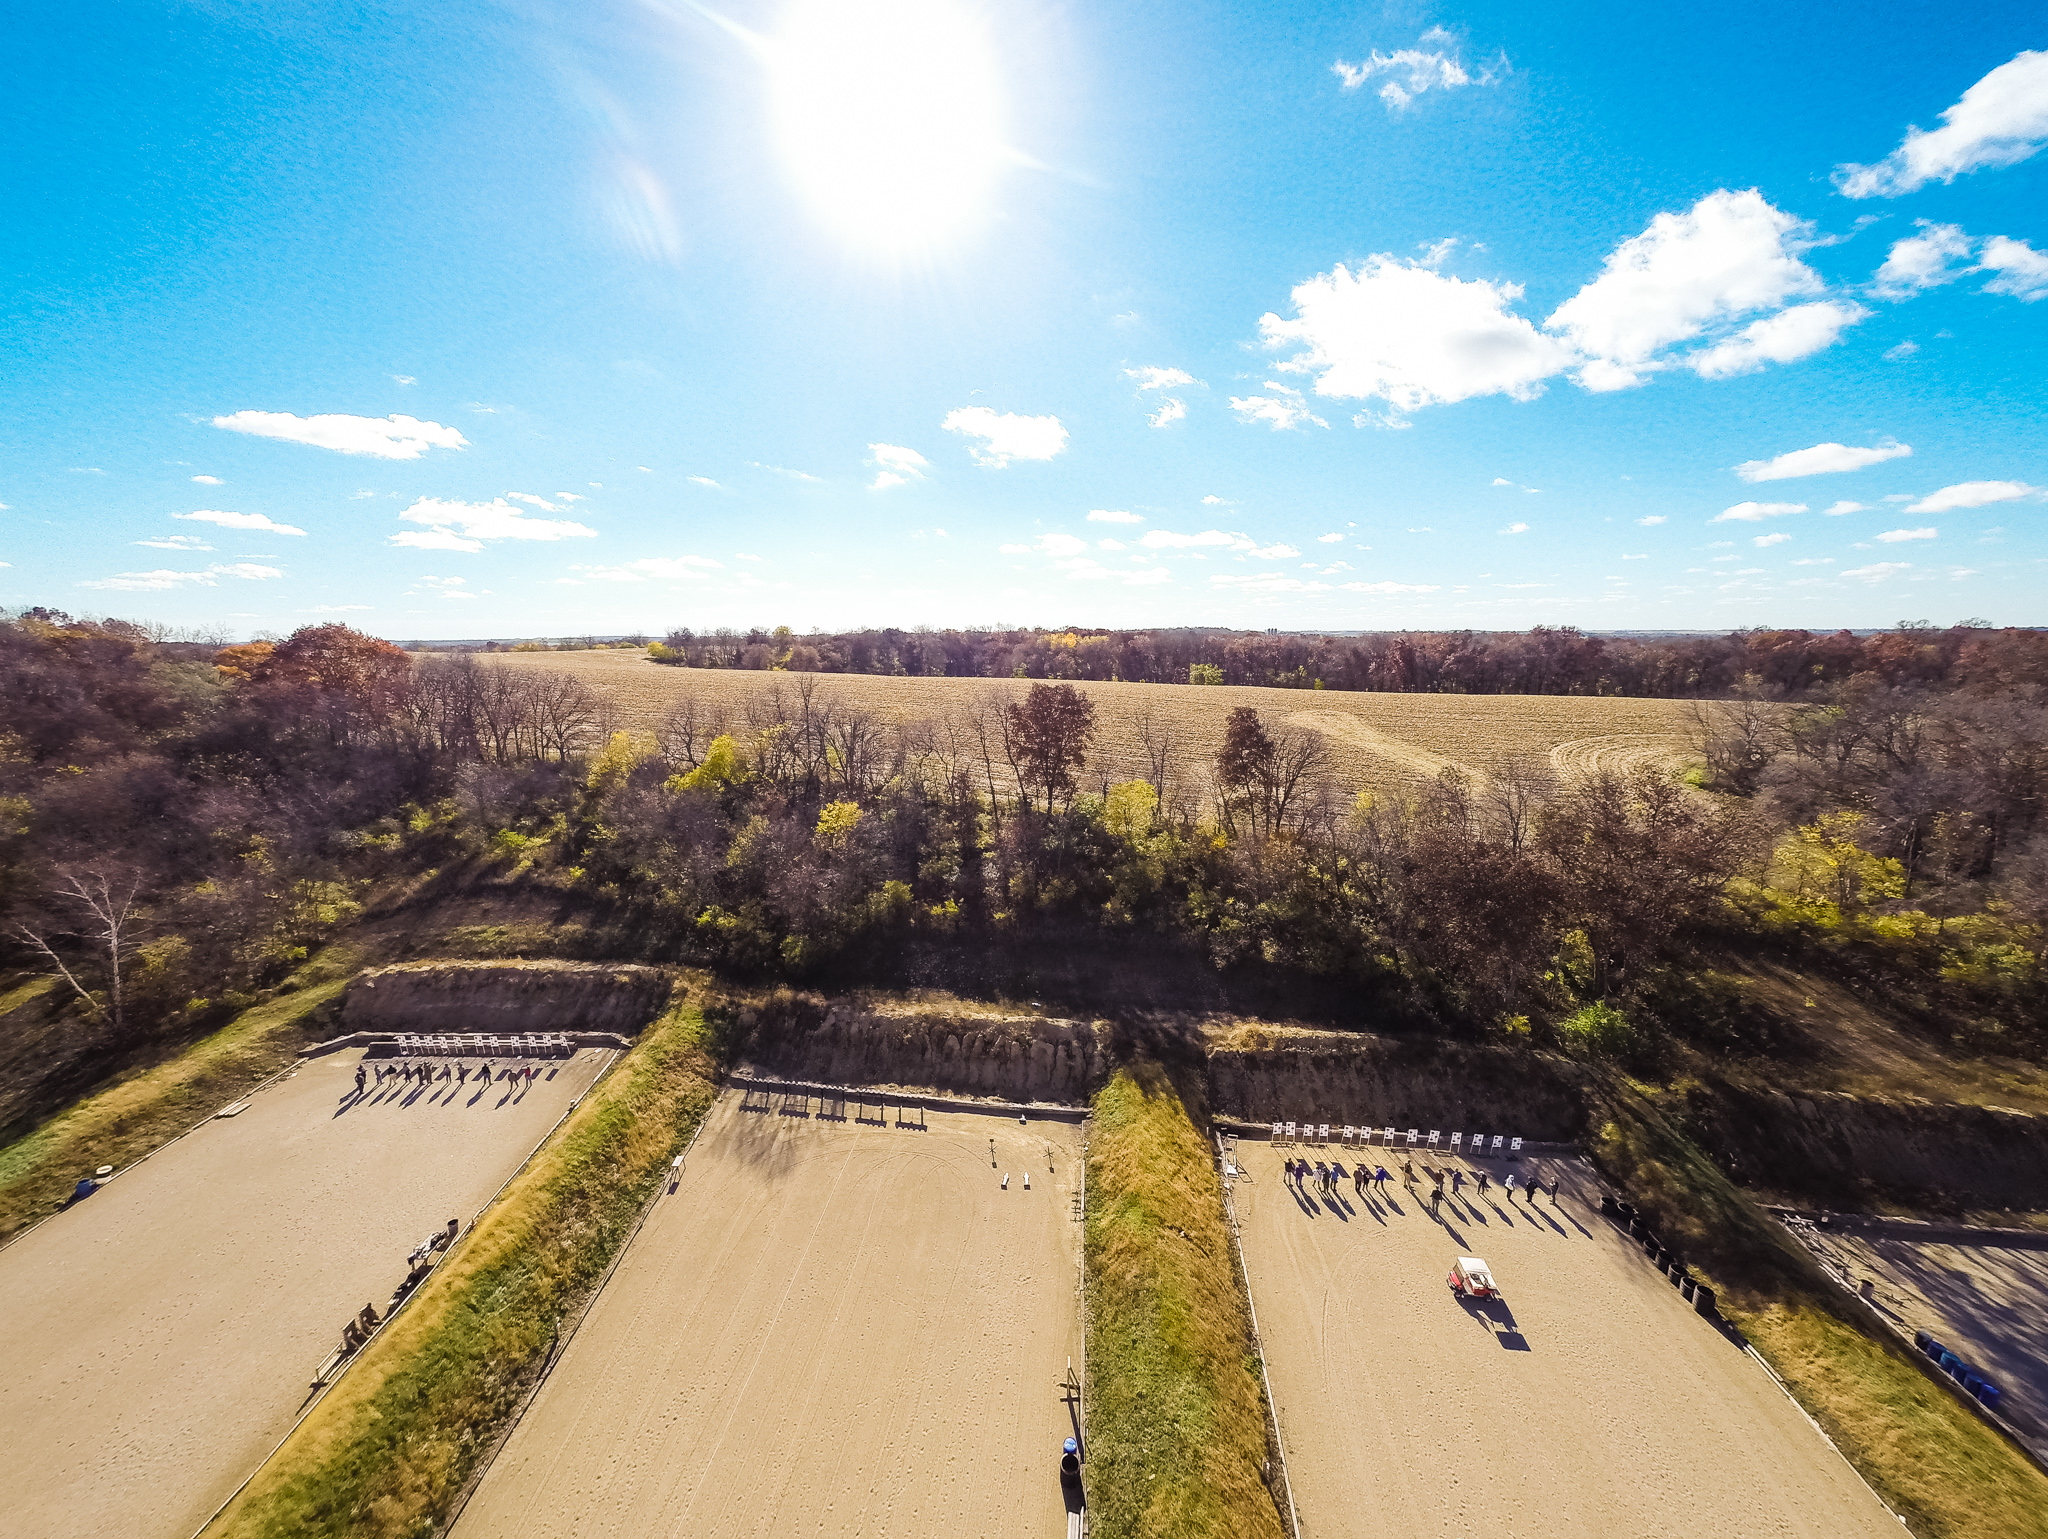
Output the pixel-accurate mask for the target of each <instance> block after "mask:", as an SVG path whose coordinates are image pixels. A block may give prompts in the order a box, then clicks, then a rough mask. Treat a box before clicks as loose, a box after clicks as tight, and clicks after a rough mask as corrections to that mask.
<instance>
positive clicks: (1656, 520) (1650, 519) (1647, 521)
mask: <svg viewBox="0 0 2048 1539" xmlns="http://www.w3.org/2000/svg"><path fill="white" fill-rule="evenodd" d="M1636 522H1637V523H1638V524H1640V525H1642V527H1643V528H1645V529H1654V528H1656V527H1657V526H1658V525H1659V524H1661V523H1663V522H1665V515H1664V514H1662V513H1651V514H1649V515H1647V516H1646V517H1643V518H1639V519H1637V520H1636Z"/></svg>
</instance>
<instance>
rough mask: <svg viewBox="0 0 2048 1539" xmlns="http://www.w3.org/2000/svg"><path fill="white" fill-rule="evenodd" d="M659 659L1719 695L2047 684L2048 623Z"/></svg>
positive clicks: (719, 647)
mask: <svg viewBox="0 0 2048 1539" xmlns="http://www.w3.org/2000/svg"><path fill="white" fill-rule="evenodd" d="M655 656H656V658H657V660H659V661H663V662H669V663H673V664H676V665H677V666H682V667H690V668H785V669H788V670H789V671H790V672H793V673H880V674H908V675H912V676H923V677H948V678H982V679H996V678H1019V679H1048V680H1059V679H1099V680H1109V679H1125V680H1132V681H1135V682H1140V683H1148V684H1187V683H1196V684H1257V685H1270V686H1275V687H1279V688H1296V689H1353V690H1387V691H1393V692H1398V693H1432V694H1434V693H1445V694H1471V695H1637V696H1645V697H1654V698H1661V699H1677V698H1686V697H1692V696H1716V695H1722V694H1726V693H1728V692H1729V691H1731V690H1734V689H1736V688H1738V687H1741V686H1742V685H1743V684H1744V682H1745V680H1747V681H1750V683H1751V686H1752V687H1754V688H1757V689H1761V690H1763V691H1766V692H1769V693H1771V694H1773V695H1776V696H1780V697H1803V696H1806V695H1810V694H1813V693H1815V692H1817V691H1821V690H1825V689H1827V688H1829V687H1830V686H1832V685H1836V684H1841V683H1846V682H1847V681H1848V680H1849V679H1852V678H1856V677H1858V676H1865V677H1870V678H1875V679H1879V680H1882V681H1883V682H1885V683H1887V684H1915V685H1920V686H1923V687H1928V688H1938V689H1949V688H1979V689H1985V688H1990V689H1996V688H2005V687H2009V686H2012V685H2019V684H2048V632H2041V631H2022V630H1992V629H1991V628H1989V627H1988V626H1985V625H1983V624H1981V623H1980V622H1970V623H1966V624H1963V625H1959V626H1952V627H1950V628H1948V629H1946V630H1940V629H1936V628H1934V627H1933V626H1928V625H1918V624H1908V625H1901V626H1899V627H1898V628H1897V629H1896V630H1890V631H1883V632H1879V633H1877V634H1866V635H1857V634H1854V633H1852V632H1849V631H1836V632H1833V633H1832V634H1816V633H1814V632H1810V631H1796V630H1752V631H1737V632H1734V633H1732V634H1730V635H1726V636H1633V637H1632V636H1588V635H1585V634H1583V633H1581V632H1580V631H1577V630H1575V629H1573V628H1571V627H1570V626H1559V627H1549V626H1538V627H1536V629H1534V630H1531V631H1526V632H1517V631H1400V632H1385V633H1380V634H1374V635H1365V636H1330V635H1312V634H1304V633H1292V632H1290V633H1285V634H1283V633H1278V632H1272V631H1225V630H1202V629H1187V630H1155V631H1087V630H1066V631H1043V630H976V631H952V630H946V631H941V630H930V629H926V628H922V627H920V628H919V629H916V630H909V631H903V630H869V631H852V632H847V633H844V634H839V635H825V634H822V633H813V634H811V635H808V636H799V635H797V634H795V633H794V632H792V631H791V630H790V629H789V628H788V627H787V626H778V627H777V628H776V629H774V630H752V631H734V630H718V631H711V632H708V633H704V634H698V633H696V632H694V631H689V630H678V631H673V632H671V633H670V634H669V636H668V637H667V638H666V640H664V641H661V642H658V643H656V644H655Z"/></svg>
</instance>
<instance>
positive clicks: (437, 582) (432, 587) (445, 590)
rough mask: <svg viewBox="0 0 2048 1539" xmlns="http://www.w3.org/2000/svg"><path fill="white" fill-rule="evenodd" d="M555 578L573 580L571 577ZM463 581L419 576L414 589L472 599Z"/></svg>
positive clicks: (447, 597)
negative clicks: (465, 589)
mask: <svg viewBox="0 0 2048 1539" xmlns="http://www.w3.org/2000/svg"><path fill="white" fill-rule="evenodd" d="M557 580H558V581H573V579H557ZM465 581H466V579H464V578H461V577H421V578H417V579H415V591H417V590H418V589H419V588H424V589H426V590H427V592H428V593H438V594H440V595H441V597H442V598H444V599H473V598H475V597H477V595H476V594H474V593H468V592H465V591H464V583H465ZM484 591H485V592H486V593H488V592H489V591H490V590H489V589H488V588H487V589H485V590H484Z"/></svg>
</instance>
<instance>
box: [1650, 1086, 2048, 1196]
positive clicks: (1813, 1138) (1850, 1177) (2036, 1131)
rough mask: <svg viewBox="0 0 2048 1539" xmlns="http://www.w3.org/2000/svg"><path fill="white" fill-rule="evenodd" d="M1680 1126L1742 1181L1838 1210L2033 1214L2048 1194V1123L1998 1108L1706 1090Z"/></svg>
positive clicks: (1697, 1091) (1695, 1095)
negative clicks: (1874, 1205) (1897, 1206)
mask: <svg viewBox="0 0 2048 1539" xmlns="http://www.w3.org/2000/svg"><path fill="white" fill-rule="evenodd" d="M1685 1121H1686V1123H1687V1124H1688V1126H1689V1130H1690V1132H1691V1133H1692V1135H1693V1136H1694V1137H1695V1138H1696V1139H1697V1140H1698V1141H1699V1142H1700V1143H1701V1144H1703V1145H1704V1146H1705V1147H1706V1148H1707V1149H1708V1150H1709V1151H1710V1152H1711V1153H1712V1154H1713V1155H1714V1157H1715V1158H1716V1159H1717V1160H1719V1161H1720V1162H1721V1164H1722V1165H1723V1166H1725V1167H1728V1168H1730V1169H1731V1170H1732V1171H1733V1173H1734V1174H1735V1176H1736V1178H1737V1179H1738V1180H1740V1181H1743V1182H1745V1183H1746V1184H1749V1185H1752V1186H1761V1187H1767V1188H1773V1189H1775V1190H1778V1191H1781V1192H1784V1193H1786V1194H1788V1195H1795V1196H1801V1197H1809V1198H1814V1199H1819V1200H1822V1201H1826V1202H1829V1203H1832V1204H1835V1205H1838V1206H1865V1205H1868V1204H1869V1202H1870V1201H1871V1200H1872V1199H1873V1198H1876V1197H1888V1198H1892V1199H1895V1200H1900V1201H1905V1202H1908V1203H1911V1204H1914V1205H1916V1206H1917V1205H1931V1206H1933V1207H1936V1208H1948V1207H1957V1206H1962V1207H1997V1208H2037V1207H2039V1206H2040V1205H2041V1201H2042V1195H2041V1194H2042V1193H2043V1192H2048V1117H2038V1116H2034V1115H2032V1114H2030V1113H2027V1112H2020V1111H2009V1110H2007V1109H2006V1108H2004V1107H1999V1106H1952V1105H1945V1104H1941V1103H1938V1102H1933V1101H1919V1100H1886V1099H1882V1098H1879V1097H1875V1096H1854V1095H1838V1094H1833V1093H1828V1092H1822V1091H1804V1092H1801V1093H1799V1094H1796V1095H1786V1094H1783V1093H1781V1092H1778V1091H1772V1090H1764V1089H1756V1088H1749V1087H1744V1086H1739V1085H1733V1084H1729V1083H1727V1082H1725V1081H1722V1082H1715V1081H1708V1082H1705V1083H1702V1084H1700V1085H1698V1086H1696V1087H1695V1088H1694V1089H1693V1091H1692V1093H1691V1094H1690V1095H1689V1096H1687V1097H1686V1100H1685Z"/></svg>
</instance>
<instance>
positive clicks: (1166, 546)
mask: <svg viewBox="0 0 2048 1539" xmlns="http://www.w3.org/2000/svg"><path fill="white" fill-rule="evenodd" d="M1138 543H1139V544H1140V545H1142V546H1144V547H1145V548H1146V549H1147V550H1192V549H1195V548H1198V547H1213V546H1222V547H1225V548H1227V549H1230V550H1250V549H1251V548H1252V542H1251V541H1250V540H1248V539H1246V538H1245V537H1244V536H1243V535H1241V534H1225V533H1224V532H1223V531H1222V530H1221V529H1204V530H1203V531H1202V532H1201V533H1200V534H1175V533H1174V532H1173V531H1172V530H1170V529H1152V530H1148V531H1147V532H1146V534H1145V537H1144V538H1143V539H1142V540H1140V541H1138Z"/></svg>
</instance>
